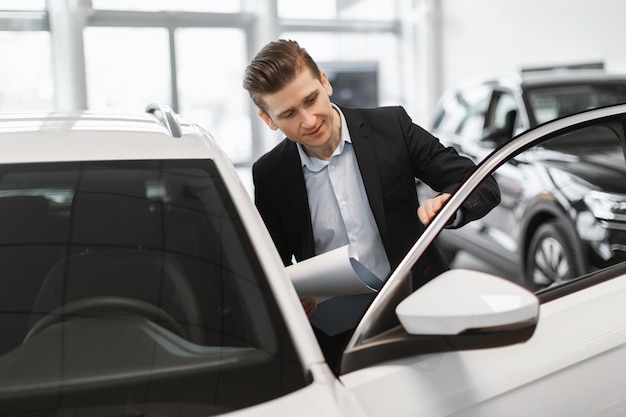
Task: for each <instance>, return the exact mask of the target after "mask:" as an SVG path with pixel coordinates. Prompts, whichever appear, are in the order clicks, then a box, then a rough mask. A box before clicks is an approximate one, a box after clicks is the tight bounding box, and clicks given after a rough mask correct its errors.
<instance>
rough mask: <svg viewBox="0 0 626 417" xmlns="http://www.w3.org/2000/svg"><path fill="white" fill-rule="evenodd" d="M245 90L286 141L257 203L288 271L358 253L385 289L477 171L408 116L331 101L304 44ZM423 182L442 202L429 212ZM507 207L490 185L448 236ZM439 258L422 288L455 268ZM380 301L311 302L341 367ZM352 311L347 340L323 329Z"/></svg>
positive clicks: (431, 257) (277, 52)
mask: <svg viewBox="0 0 626 417" xmlns="http://www.w3.org/2000/svg"><path fill="white" fill-rule="evenodd" d="M243 84H244V88H245V89H246V90H247V91H248V92H249V94H250V97H251V99H252V100H253V102H254V103H255V104H256V106H257V107H258V115H259V116H260V117H261V119H263V121H264V122H265V123H266V124H267V126H268V127H269V128H270V129H273V130H280V131H281V132H282V133H283V134H284V135H285V136H286V138H285V139H284V140H283V141H282V142H280V143H279V144H278V145H276V147H274V149H272V150H271V151H269V152H268V153H267V154H265V155H264V156H262V157H261V158H260V159H259V160H258V161H257V162H255V164H254V166H253V170H252V174H253V181H254V186H255V189H254V194H255V203H256V205H257V207H258V209H259V212H260V213H261V216H262V217H263V220H264V222H265V224H266V225H267V228H268V230H269V232H270V234H271V236H272V238H273V240H274V243H275V245H276V248H277V249H278V252H279V253H280V256H281V257H282V260H283V262H284V263H285V265H289V264H291V261H292V258H295V259H296V260H297V261H301V260H304V259H307V258H310V257H313V256H315V255H319V254H321V253H324V252H327V251H330V250H332V249H336V248H339V247H341V246H344V245H346V244H351V245H352V246H353V247H354V249H355V250H356V252H357V254H358V257H359V260H360V262H361V263H363V264H364V265H365V266H366V267H367V268H368V269H369V270H370V271H372V272H373V273H374V274H375V275H377V276H378V278H379V279H380V280H381V281H383V282H384V280H385V279H386V278H387V277H388V276H389V273H390V272H391V271H392V268H395V267H396V266H397V265H398V264H399V263H400V261H401V260H402V258H403V257H404V256H405V255H406V253H407V252H408V251H409V249H410V248H411V247H412V246H413V244H414V243H415V241H416V240H417V238H418V237H419V236H420V234H421V233H422V232H423V230H424V228H425V225H428V223H429V222H430V221H431V220H432V218H433V217H434V216H435V214H436V213H437V212H438V211H439V210H440V209H441V207H442V206H443V205H444V204H445V202H446V201H447V200H448V198H449V197H450V193H452V192H453V191H454V190H455V189H456V187H457V186H458V185H460V183H461V182H462V181H463V180H465V179H466V178H467V177H469V175H470V174H471V173H472V172H473V171H474V169H475V168H476V166H475V165H474V163H473V162H472V161H470V160H469V159H467V158H463V157H461V156H459V155H458V154H457V152H456V151H455V150H454V149H452V148H446V147H444V146H443V145H441V143H440V142H439V140H438V139H436V138H435V137H433V136H432V135H431V134H429V133H428V132H426V131H425V130H424V129H422V128H420V127H419V126H417V125H416V124H414V123H413V122H412V121H411V119H410V117H409V116H408V115H407V113H406V111H405V110H404V109H403V108H402V107H399V106H397V107H379V108H374V109H353V108H347V107H342V106H338V105H335V104H334V103H332V102H331V100H330V97H331V95H332V92H333V88H332V86H331V85H330V82H329V81H328V77H327V75H326V74H325V73H324V72H323V71H320V69H319V68H318V66H317V64H316V63H315V61H314V60H313V59H312V58H311V57H310V55H309V54H308V53H307V52H306V50H305V49H303V48H301V47H300V46H299V45H298V43H297V42H295V41H291V40H278V41H275V42H270V43H269V44H267V45H266V46H265V47H263V48H262V49H261V51H259V53H258V54H257V55H256V56H255V57H254V58H253V59H252V61H251V62H250V64H249V65H248V67H247V68H246V71H245V76H244V83H243ZM416 179H419V180H420V181H423V182H424V183H426V184H428V185H429V186H430V187H431V188H433V189H434V190H436V191H437V192H439V193H440V194H439V195H438V196H436V197H434V198H432V199H428V200H426V201H424V202H422V204H421V205H420V204H419V202H418V198H417V192H416V183H415V181H416ZM499 201H500V192H499V189H498V186H497V184H496V182H495V180H493V179H491V182H487V183H486V184H485V185H483V186H481V187H480V188H479V189H478V190H477V191H476V192H474V193H473V195H472V197H471V198H470V199H468V201H466V202H465V203H464V205H463V207H462V209H461V210H460V212H459V213H457V215H456V218H455V219H454V221H453V222H452V224H451V225H450V227H460V226H462V225H464V224H466V223H467V222H469V221H472V220H475V219H478V218H480V217H482V216H484V215H485V214H486V213H487V212H489V211H490V210H491V209H492V208H493V207H494V206H496V205H497V204H498V203H499ZM430 252H431V253H429V254H428V255H427V256H424V257H423V259H424V262H422V263H421V264H419V265H416V266H415V268H414V272H413V286H414V289H416V288H417V287H419V286H420V285H423V284H424V283H425V282H426V281H428V280H429V279H431V278H432V277H434V276H436V275H437V274H439V273H441V272H443V271H444V270H446V269H447V268H448V266H447V264H446V263H445V261H444V260H443V258H442V257H441V255H440V254H439V253H438V251H437V249H436V248H434V247H432V248H431V249H430ZM371 300H372V297H369V296H366V297H363V296H350V297H340V298H337V299H334V301H335V303H334V306H333V305H332V303H323V304H322V305H320V307H319V308H318V307H317V305H316V303H315V300H314V299H312V298H305V299H303V300H302V305H303V307H304V309H305V311H306V312H307V315H308V316H309V317H310V319H311V322H312V324H313V328H314V330H315V332H316V335H317V337H318V340H319V342H320V345H321V347H322V350H323V351H324V354H325V356H326V358H327V361H328V362H329V364H330V366H331V367H333V368H334V369H336V367H337V365H338V362H339V359H340V357H341V352H342V350H343V348H344V346H345V344H346V343H347V341H348V340H349V337H350V335H351V334H352V332H353V330H354V326H355V325H356V321H355V320H354V317H357V319H358V317H360V315H362V314H363V313H364V311H365V309H366V308H367V305H368V304H369V303H370V302H371ZM326 304H329V305H330V306H329V307H326V306H325V305H326ZM316 309H317V311H316ZM324 309H326V310H327V311H322V310H324ZM345 313H348V314H347V315H351V316H352V317H353V318H352V319H351V320H347V322H346V323H345V326H344V327H343V328H340V329H339V330H337V328H334V329H333V330H332V331H330V330H326V329H324V328H323V327H324V326H323V325H321V324H318V323H317V322H316V317H317V316H321V315H326V316H327V317H328V316H329V315H330V317H335V318H336V320H337V321H341V316H343V315H344V314H345ZM355 315H356V316H355ZM335 324H336V323H335ZM335 327H336V326H335Z"/></svg>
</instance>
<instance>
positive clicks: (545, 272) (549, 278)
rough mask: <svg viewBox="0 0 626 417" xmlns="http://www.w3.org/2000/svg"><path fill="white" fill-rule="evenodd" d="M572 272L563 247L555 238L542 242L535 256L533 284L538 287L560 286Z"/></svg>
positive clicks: (548, 238)
mask: <svg viewBox="0 0 626 417" xmlns="http://www.w3.org/2000/svg"><path fill="white" fill-rule="evenodd" d="M570 271H571V268H570V264H569V260H568V258H567V255H566V253H565V248H563V245H562V244H561V243H560V242H559V241H558V240H557V239H555V238H553V237H547V238H545V239H543V240H541V242H540V243H539V245H538V247H537V251H536V252H535V256H534V267H533V284H534V285H535V286H537V287H548V286H551V285H557V284H560V283H562V282H563V281H564V280H565V279H567V278H568V276H569V274H570Z"/></svg>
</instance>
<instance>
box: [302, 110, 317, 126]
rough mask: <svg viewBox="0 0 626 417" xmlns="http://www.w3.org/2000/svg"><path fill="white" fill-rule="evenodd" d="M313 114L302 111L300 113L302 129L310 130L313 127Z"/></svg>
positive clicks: (314, 118)
mask: <svg viewBox="0 0 626 417" xmlns="http://www.w3.org/2000/svg"><path fill="white" fill-rule="evenodd" d="M315 120H316V117H315V114H314V113H313V112H311V111H307V110H304V111H302V127H304V128H312V127H315Z"/></svg>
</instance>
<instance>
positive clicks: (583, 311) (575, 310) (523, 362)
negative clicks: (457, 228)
mask: <svg viewBox="0 0 626 417" xmlns="http://www.w3.org/2000/svg"><path fill="white" fill-rule="evenodd" d="M625 121H626V105H621V106H615V107H611V108H605V109H599V110H593V111H590V112H586V113H583V114H578V115H574V116H571V117H568V118H566V119H561V120H558V121H555V122H553V123H550V124H547V125H544V126H541V127H539V128H537V129H534V130H532V131H529V132H527V133H525V134H523V135H520V136H519V137H518V138H516V139H515V140H513V141H511V142H510V143H508V144H507V145H505V146H503V147H502V148H501V149H499V150H498V151H497V152H495V153H494V154H492V155H491V156H490V157H489V158H487V159H486V160H485V161H484V162H483V163H482V164H481V165H480V167H479V169H478V170H477V172H476V173H475V174H474V176H473V177H472V178H470V179H469V180H468V181H466V182H465V184H463V186H462V187H461V188H460V189H459V190H458V191H457V193H455V195H454V196H453V197H452V198H451V199H450V201H449V202H448V205H447V206H446V207H444V209H443V210H442V211H441V212H440V213H439V215H438V216H437V217H436V218H435V219H434V221H433V222H432V223H431V224H430V225H429V227H428V228H427V230H426V231H425V232H424V234H423V235H422V236H421V237H420V239H419V240H418V241H417V242H416V244H415V245H414V247H413V248H412V249H411V251H410V252H409V254H408V255H407V258H405V260H404V261H403V262H402V263H401V264H400V266H399V267H398V269H397V270H396V271H394V273H393V274H392V276H391V277H390V278H389V280H388V282H387V283H386V285H385V287H383V290H381V293H380V294H379V295H378V297H377V298H376V300H375V301H374V303H373V304H372V306H371V307H370V309H369V310H368V311H367V313H366V315H365V317H364V318H363V321H362V322H361V323H360V324H359V327H358V328H357V330H356V333H355V335H354V336H353V338H352V340H351V341H350V343H349V344H348V349H347V350H346V352H345V353H344V358H343V362H342V363H343V364H344V365H346V364H347V365H348V366H344V367H343V368H342V369H343V374H342V375H341V376H340V379H341V381H342V383H343V384H344V385H345V386H346V387H347V388H348V389H349V390H350V391H351V392H353V393H354V394H355V395H356V397H357V398H358V400H359V402H360V403H361V404H362V405H363V407H364V408H365V410H366V412H367V413H368V415H371V416H380V415H394V416H429V417H437V416H476V417H478V416H499V415H507V416H529V415H541V416H564V415H566V416H580V417H587V416H618V415H624V413H625V412H626V389H624V387H625V386H626V314H623V311H624V305H625V303H626V262H622V263H619V264H616V265H613V266H610V267H607V268H604V269H602V270H599V271H596V272H594V273H591V274H588V275H585V276H581V277H578V278H576V279H573V280H571V281H569V282H567V283H564V284H562V285H560V286H557V287H553V288H548V289H546V290H543V291H541V292H540V293H538V294H537V297H538V301H539V303H540V304H539V320H538V322H537V323H536V327H535V328H534V333H532V336H529V337H528V338H527V339H526V340H523V339H518V340H517V341H516V342H514V343H513V344H510V345H509V346H505V347H486V348H481V346H480V343H478V344H474V345H473V346H472V343H469V344H468V345H466V348H455V347H454V346H451V345H450V344H448V345H445V344H438V343H437V341H438V340H439V339H438V336H436V335H435V334H434V333H438V332H440V333H439V334H440V335H445V334H446V329H445V328H444V327H445V323H446V322H445V321H441V322H439V321H438V322H437V323H438V324H439V325H441V328H438V329H437V328H435V329H432V330H431V332H432V333H433V334H430V335H429V334H416V333H415V332H413V331H412V330H411V329H409V328H408V327H407V326H406V325H399V324H396V325H393V323H392V324H387V325H385V323H384V322H385V321H387V323H391V322H390V321H388V320H387V319H381V317H384V316H386V317H387V318H388V317H389V316H390V315H391V314H390V312H399V311H400V310H401V307H402V306H403V304H398V302H399V300H400V299H402V298H403V297H402V296H399V294H401V293H402V288H403V285H402V283H403V282H406V281H408V273H409V271H410V268H411V266H412V265H413V264H414V263H415V261H417V260H418V259H420V257H421V255H422V254H423V253H424V252H425V250H426V249H427V247H428V246H429V245H430V244H431V243H432V242H433V240H434V239H435V238H436V237H437V235H438V233H439V232H440V231H441V230H442V229H443V227H444V226H445V224H446V222H447V220H448V219H449V218H450V217H451V216H452V214H453V213H454V211H455V210H457V209H458V208H459V207H460V205H461V204H462V202H463V200H464V199H465V198H467V197H468V195H469V194H470V193H471V191H472V189H473V188H475V186H476V185H477V184H478V183H479V181H480V178H484V177H485V176H486V175H488V174H490V173H492V172H493V171H494V170H496V169H497V168H498V167H499V166H502V165H503V164H504V163H506V161H507V160H510V159H511V158H513V157H514V156H516V155H517V154H518V153H519V152H521V151H523V150H525V149H527V148H529V147H532V146H536V145H537V144H539V143H541V142H542V141H546V140H549V139H550V138H552V137H555V136H556V135H559V134H565V133H572V132H576V131H577V130H578V129H582V128H585V127H588V126H592V125H603V126H605V127H606V128H609V129H611V130H612V131H614V132H615V134H616V135H617V136H618V137H619V138H620V140H621V142H622V146H624V143H626V139H625V133H624V132H625V131H626V122H625ZM450 274H452V275H454V276H456V278H458V281H456V282H457V284H458V286H450V287H448V291H447V292H439V293H437V297H439V298H438V301H434V302H433V303H432V306H433V310H436V309H437V307H436V306H437V305H438V304H446V303H448V302H450V300H454V302H455V304H456V305H457V306H459V305H462V304H464V302H467V303H472V302H474V301H475V300H476V299H475V298H473V294H472V291H468V288H466V287H464V286H463V285H464V282H463V281H464V278H467V279H473V276H474V272H473V271H469V270H453V271H449V272H445V273H444V274H443V275H442V276H439V277H436V278H435V279H434V280H433V281H431V283H434V284H433V285H435V286H436V285H437V283H438V282H439V281H438V280H440V279H447V278H448V277H449V275H450ZM431 283H429V284H426V286H424V287H422V288H420V289H419V290H417V291H416V292H415V293H414V294H411V296H410V297H409V298H411V297H420V296H421V295H423V294H425V293H423V292H424V291H427V290H428V289H429V288H432V287H427V286H429V285H430V284H431ZM420 293H422V294H420ZM520 294H521V293H520ZM518 295H519V294H518ZM493 297H495V299H497V300H498V303H497V305H492V306H491V307H493V309H492V310H493V311H496V310H501V309H504V310H506V309H507V308H508V307H512V305H513V304H518V302H521V299H513V298H510V297H507V296H504V294H503V293H500V292H499V291H494V292H491V293H489V294H483V295H482V296H481V297H479V298H482V300H483V301H484V302H488V300H491V301H493V300H494V298H493ZM424 300H425V299H424ZM516 300H517V301H516ZM508 302H511V304H508ZM507 306H508V307H507ZM424 314H426V313H424ZM436 316H437V313H436V312H435V311H433V315H432V317H433V320H434V318H435V317H436ZM448 318H449V319H450V320H451V321H454V320H455V319H456V318H454V317H452V316H449V317H448ZM457 318H458V317H457ZM500 330H503V329H498V328H493V327H492V328H480V330H479V331H465V332H462V333H454V332H449V334H448V335H447V336H449V338H446V340H447V341H448V342H450V343H452V344H454V343H456V342H457V341H458V340H460V339H463V338H465V337H470V338H472V341H473V342H477V341H478V340H480V339H481V337H483V336H485V334H486V333H489V332H494V333H493V334H492V335H495V334H497V333H498V332H499V331H500ZM509 330H511V329H509ZM512 334H513V333H511V332H509V331H502V332H500V336H501V337H502V338H506V337H509V336H511V335H512ZM447 336H446V337H447ZM439 337H444V336H439ZM464 340H465V341H467V340H468V339H467V338H465V339H464ZM483 340H484V339H483ZM503 343H504V342H503ZM457 346H458V345H457ZM467 346H470V347H472V349H468V348H467ZM368 351H370V352H372V355H369V357H368V355H367V352H368ZM425 352H426V353H425ZM374 353H375V354H374ZM354 358H358V359H361V360H362V361H363V362H364V363H367V362H368V361H369V364H367V365H363V366H354V363H355V361H353V359H354ZM364 358H365V359H364ZM350 365H352V366H350Z"/></svg>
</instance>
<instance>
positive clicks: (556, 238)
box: [525, 221, 583, 291]
mask: <svg viewBox="0 0 626 417" xmlns="http://www.w3.org/2000/svg"><path fill="white" fill-rule="evenodd" d="M568 236H569V234H568V233H567V230H566V229H565V227H564V226H563V225H561V224H560V223H559V222H558V221H552V222H549V223H544V224H543V225H541V226H540V227H539V228H538V229H537V231H536V232H535V234H534V235H533V238H532V240H531V242H530V246H529V248H528V255H527V260H526V271H525V284H526V287H527V288H529V289H530V290H532V291H538V290H541V289H543V288H547V287H550V286H553V285H558V284H560V283H562V282H563V281H567V280H570V279H572V278H576V277H578V276H580V275H582V273H583V266H582V265H581V262H580V259H581V256H580V254H578V253H577V252H578V251H577V250H576V244H575V242H574V240H573V239H572V238H570V237H568Z"/></svg>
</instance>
